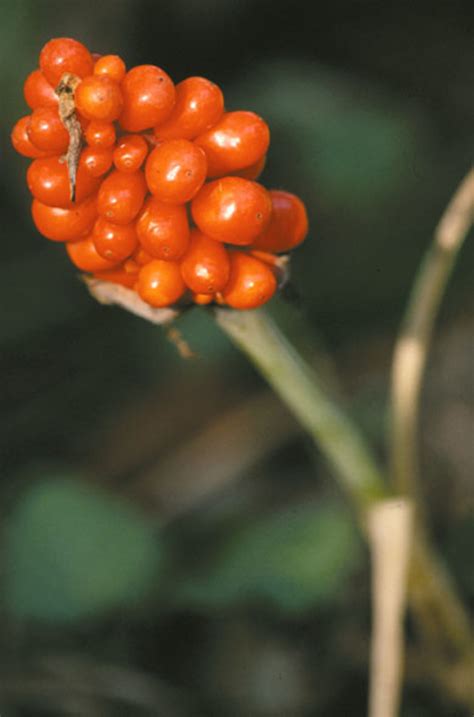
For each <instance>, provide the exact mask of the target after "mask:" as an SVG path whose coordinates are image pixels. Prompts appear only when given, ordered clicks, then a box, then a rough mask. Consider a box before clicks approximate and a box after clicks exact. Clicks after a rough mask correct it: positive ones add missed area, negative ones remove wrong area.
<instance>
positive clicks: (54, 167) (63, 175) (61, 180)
mask: <svg viewBox="0 0 474 717" xmlns="http://www.w3.org/2000/svg"><path fill="white" fill-rule="evenodd" d="M26 182H27V184H28V189H29V190H30V192H31V193H32V195H33V196H34V197H35V198H36V199H39V201H40V202H42V203H43V204H47V205H48V206H50V207H62V208H63V209H67V208H70V207H72V206H73V202H71V196H70V193H71V189H70V182H69V173H68V168H67V164H66V163H65V162H64V161H63V160H62V159H61V158H60V157H57V156H56V157H47V158H45V159H35V161H34V162H32V163H31V164H30V166H29V168H28V171H27V174H26ZM99 184H100V179H98V178H95V177H93V176H92V175H90V174H89V173H88V172H87V170H86V169H85V168H84V166H83V165H80V166H79V169H78V172H77V178H76V198H75V202H76V203H79V204H80V203H81V202H83V201H84V199H87V197H89V196H90V195H91V194H94V192H96V191H97V189H98V188H99Z"/></svg>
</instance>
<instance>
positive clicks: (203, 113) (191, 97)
mask: <svg viewBox="0 0 474 717" xmlns="http://www.w3.org/2000/svg"><path fill="white" fill-rule="evenodd" d="M223 112H224V96H223V94H222V91H221V89H220V88H219V87H218V86H217V85H215V84H214V82H211V81H210V80H206V79H205V78H204V77H188V78H187V79H186V80H183V81H182V82H180V83H179V84H177V85H176V104H175V106H174V108H173V111H172V113H171V115H170V116H169V118H168V119H167V120H166V122H164V123H163V124H160V125H158V127H155V135H156V136H157V137H158V139H195V138H196V137H197V136H198V135H200V134H201V133H202V132H205V131H206V130H207V129H209V127H212V126H213V125H214V124H215V123H216V122H217V121H218V120H219V119H220V118H221V116H222V114H223Z"/></svg>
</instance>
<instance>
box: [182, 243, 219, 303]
mask: <svg viewBox="0 0 474 717" xmlns="http://www.w3.org/2000/svg"><path fill="white" fill-rule="evenodd" d="M229 271H230V261H229V255H228V252H227V250H226V249H225V247H224V245H223V244H222V243H221V242H218V241H215V240H214V239H210V238H209V237H207V236H206V235H205V234H203V233H202V232H200V231H199V229H193V230H192V232H191V241H190V245H189V248H188V250H187V252H186V254H185V255H184V257H183V259H182V260H181V275H182V277H183V279H184V281H185V283H186V285H187V286H188V287H189V288H190V289H191V290H192V291H193V292H195V293H197V294H215V292H216V291H222V289H223V288H224V287H225V285H226V284H227V281H228V279H229Z"/></svg>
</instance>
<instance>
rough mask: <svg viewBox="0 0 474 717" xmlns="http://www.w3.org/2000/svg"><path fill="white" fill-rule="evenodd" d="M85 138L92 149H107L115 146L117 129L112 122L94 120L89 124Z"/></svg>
mask: <svg viewBox="0 0 474 717" xmlns="http://www.w3.org/2000/svg"><path fill="white" fill-rule="evenodd" d="M84 136H85V140H86V142H87V144H88V145H89V146H90V147H101V148H102V149H106V148H107V147H112V146H113V145H114V144H115V127H114V125H113V123H112V122H99V121H98V120H92V121H91V122H89V123H88V124H87V127H86V128H85V131H84Z"/></svg>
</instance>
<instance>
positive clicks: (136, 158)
mask: <svg viewBox="0 0 474 717" xmlns="http://www.w3.org/2000/svg"><path fill="white" fill-rule="evenodd" d="M147 154H148V143H147V141H146V139H144V138H143V137H142V136H141V135H140V134H128V135H126V136H125V137H121V138H120V140H119V142H118V144H117V146H116V148H115V150H114V164H115V166H116V168H117V169H118V170H120V171H121V172H136V171H137V170H138V169H140V167H141V166H142V164H143V162H144V161H145V158H146V156H147Z"/></svg>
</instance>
